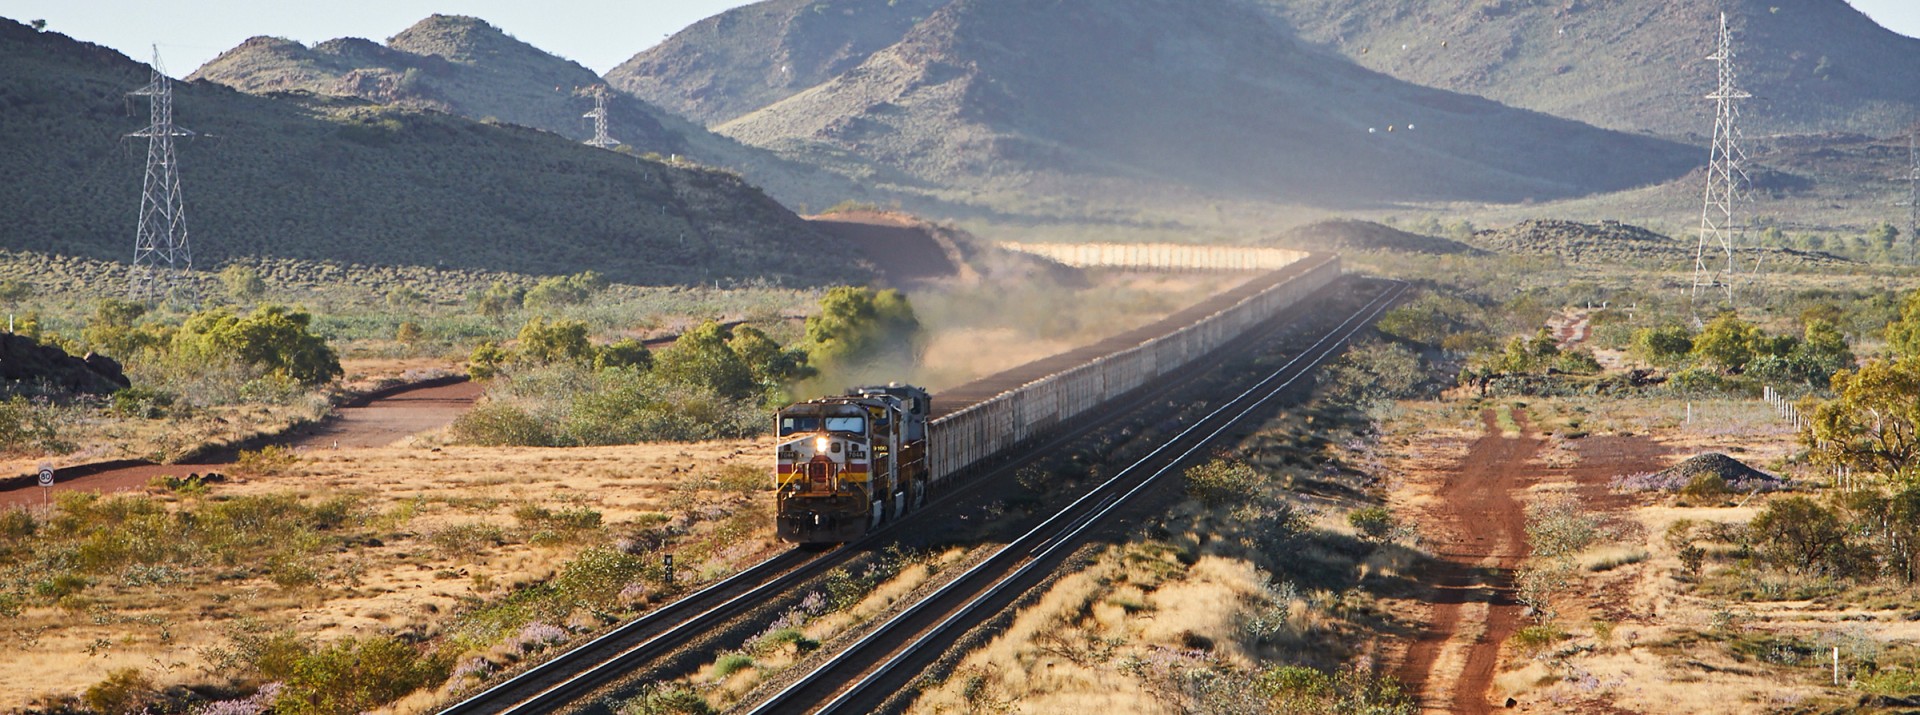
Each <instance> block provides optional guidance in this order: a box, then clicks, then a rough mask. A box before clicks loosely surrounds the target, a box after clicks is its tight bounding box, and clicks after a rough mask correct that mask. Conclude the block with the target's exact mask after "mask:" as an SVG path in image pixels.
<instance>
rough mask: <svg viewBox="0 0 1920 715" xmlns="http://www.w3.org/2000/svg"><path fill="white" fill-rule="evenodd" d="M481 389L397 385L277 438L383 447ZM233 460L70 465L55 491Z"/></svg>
mask: <svg viewBox="0 0 1920 715" xmlns="http://www.w3.org/2000/svg"><path fill="white" fill-rule="evenodd" d="M480 391H481V388H480V385H478V384H476V383H473V382H468V381H462V382H456V383H453V384H451V385H437V386H432V387H421V388H416V389H411V390H401V391H399V392H395V393H393V394H390V395H386V396H384V397H380V398H378V399H373V400H369V401H367V403H366V404H364V405H357V406H348V407H341V408H339V409H337V410H335V411H334V416H333V417H332V418H330V419H328V420H326V421H325V422H321V423H319V424H315V425H310V426H307V427H304V428H301V429H297V430H294V431H293V432H290V433H288V434H286V435H284V436H283V438H282V439H279V440H275V443H276V444H279V445H281V446H284V447H290V448H293V449H334V448H340V449H350V448H356V447H383V446H386V445H389V444H392V443H394V442H396V441H399V440H401V439H403V438H405V437H408V436H410V435H415V434H419V433H421V432H426V431H428V430H435V429H439V428H441V427H445V426H447V425H449V424H452V423H453V420H454V418H456V417H459V416H460V413H462V412H465V411H466V410H467V409H468V408H471V407H472V406H473V403H474V401H475V400H477V399H479V397H480ZM232 460H233V455H231V454H216V455H213V456H211V457H209V458H206V459H197V460H189V461H188V462H186V463H181V464H154V463H151V462H138V461H128V462H118V463H108V464H102V465H82V466H78V467H70V468H67V469H63V470H61V472H60V477H59V481H58V482H57V483H55V484H54V486H53V491H65V490H70V489H83V490H89V491H100V492H112V491H121V490H126V489H138V488H140V487H143V486H145V485H146V484H147V482H148V481H149V480H151V479H153V478H154V477H158V476H166V475H172V476H186V475H188V474H194V473H205V472H218V471H221V470H222V468H224V467H226V466H227V465H230V464H232V463H233V462H232ZM43 498H44V497H43V496H42V494H41V491H40V488H39V487H37V486H28V487H24V488H19V489H12V490H8V491H0V508H4V507H12V506H21V505H29V504H38V503H40V501H41V500H42V499H43Z"/></svg>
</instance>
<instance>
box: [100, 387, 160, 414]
mask: <svg viewBox="0 0 1920 715" xmlns="http://www.w3.org/2000/svg"><path fill="white" fill-rule="evenodd" d="M173 400H174V398H173V395H172V394H170V393H167V392H165V391H162V390H155V389H149V388H144V387H129V388H126V389H123V390H119V391H117V392H115V393H113V413H114V414H116V415H119V416H121V417H136V418H140V419H149V420H150V419H157V418H160V417H165V416H166V415H167V408H169V407H172V406H173Z"/></svg>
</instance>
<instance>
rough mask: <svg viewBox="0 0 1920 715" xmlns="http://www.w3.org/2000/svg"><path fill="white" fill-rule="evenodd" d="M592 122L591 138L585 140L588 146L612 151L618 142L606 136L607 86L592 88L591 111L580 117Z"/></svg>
mask: <svg viewBox="0 0 1920 715" xmlns="http://www.w3.org/2000/svg"><path fill="white" fill-rule="evenodd" d="M581 116H582V117H584V118H587V119H592V120H593V138H592V139H588V140H587V145H588V146H596V147H600V148H601V149H612V148H613V147H614V146H615V145H617V144H619V143H620V140H618V139H615V138H613V137H611V136H607V86H606V85H604V84H603V85H599V86H596V87H594V88H593V111H591V112H587V113H586V114H583V115H581Z"/></svg>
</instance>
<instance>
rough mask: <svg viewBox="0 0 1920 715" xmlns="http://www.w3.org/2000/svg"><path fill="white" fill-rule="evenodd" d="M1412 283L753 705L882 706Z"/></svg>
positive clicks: (821, 709)
mask: <svg viewBox="0 0 1920 715" xmlns="http://www.w3.org/2000/svg"><path fill="white" fill-rule="evenodd" d="M1405 289H1406V284H1404V283H1399V284H1397V285H1395V286H1394V287H1393V288H1392V289H1391V290H1389V291H1387V292H1385V293H1383V294H1382V295H1380V296H1378V297H1376V298H1374V300H1373V301H1372V302H1370V303H1368V304H1367V305H1366V306H1364V307H1362V308H1361V309H1360V310H1359V311H1357V312H1355V313H1354V314H1352V315H1351V316H1348V317H1347V319H1346V320H1345V321H1344V322H1342V323H1341V324H1340V325H1339V326H1338V327H1336V328H1335V329H1334V330H1333V331H1331V332H1329V333H1328V334H1327V335H1325V336H1324V337H1322V338H1320V339H1319V340H1318V341H1317V342H1316V343H1314V345H1313V346H1312V347H1310V348H1308V349H1307V350H1306V351H1304V352H1302V353H1300V354H1298V355H1296V356H1295V357H1294V358H1293V359H1292V360H1290V361H1288V362H1287V363H1286V364H1284V365H1282V366H1281V367H1280V368H1278V369H1276V370H1274V371H1273V372H1272V373H1270V374H1268V375H1267V376H1266V377H1265V378H1264V379H1262V380H1260V381H1259V382H1258V383H1257V384H1255V385H1254V386H1252V387H1251V388H1248V389H1247V390H1246V391H1244V392H1242V393H1240V394H1239V395H1238V396H1236V397H1234V398H1233V399H1232V400H1229V401H1227V402H1226V403H1225V404H1223V405H1221V406H1220V407H1218V408H1215V409H1214V410H1213V411H1212V412H1211V413H1209V414H1207V415H1206V416H1205V417H1203V418H1201V419H1199V420H1196V421H1195V422H1194V423H1193V424H1192V425H1190V426H1188V427H1187V428H1186V429H1185V430H1183V431H1181V432H1180V433H1179V434H1177V435H1175V436H1174V437H1173V438H1172V439H1170V440H1168V441H1166V442H1165V443H1163V444H1162V445H1161V446H1159V447H1158V448H1156V449H1155V450H1153V451H1152V452H1150V453H1148V454H1147V455H1145V456H1143V457H1142V458H1140V459H1139V460H1138V461H1136V462H1134V463H1133V464H1131V465H1128V466H1127V467H1125V468H1124V469H1122V470H1121V471H1119V472H1118V473H1116V474H1114V475H1113V476H1112V477H1110V478H1109V479H1108V480H1107V481H1106V482H1104V483H1102V484H1101V485H1099V486H1098V487H1096V488H1094V489H1092V490H1091V491H1089V492H1087V493H1086V494H1085V495H1083V496H1081V497H1080V498H1079V499H1077V500H1075V501H1074V502H1073V503H1072V504H1070V505H1068V506H1067V507H1066V508H1064V509H1062V510H1060V511H1059V512H1058V513H1056V514H1055V515H1053V516H1052V517H1050V518H1048V519H1046V520H1045V521H1043V522H1042V523H1040V524H1039V525H1037V526H1035V527H1033V528H1032V529H1031V530H1029V531H1028V532H1027V533H1025V534H1023V535H1021V536H1019V537H1018V538H1015V539H1014V540H1013V541H1012V542H1010V543H1008V544H1007V545H1006V546H1004V547H1002V548H1001V549H1000V550H999V551H997V552H995V553H994V554H993V555H991V556H989V557H987V558H986V559H984V560H982V561H980V562H978V563H977V564H975V565H974V566H973V567H972V568H970V569H968V570H967V571H965V572H963V573H961V574H960V575H959V576H957V577H955V578H953V579H952V580H950V581H948V582H947V583H946V584H945V585H943V586H942V587H940V588H939V589H938V590H936V591H935V592H933V593H932V594H930V595H929V596H928V597H926V598H924V599H922V600H920V601H919V602H917V603H915V604H913V605H911V606H909V607H907V608H905V609H902V610H900V611H898V612H896V614H895V615H894V616H893V617H892V618H889V619H887V620H886V621H883V622H881V623H880V624H879V625H877V626H874V627H873V628H872V629H870V630H868V631H867V632H866V634H865V635H863V636H861V637H860V638H859V639H857V640H856V641H854V642H853V643H851V644H850V645H848V646H846V647H845V648H843V649H841V650H840V651H839V652H838V653H837V654H835V655H834V656H833V657H832V658H829V659H827V660H826V662H824V663H822V664H821V665H819V666H818V667H816V668H814V669H813V670H811V671H809V672H807V673H806V674H804V675H801V676H800V677H798V678H797V679H795V680H793V681H792V683H791V684H789V685H788V686H787V687H786V688H784V689H782V690H780V691H779V692H777V693H775V694H774V695H773V696H772V697H770V698H768V699H766V700H764V701H762V702H760V703H759V704H758V705H757V706H756V707H754V708H753V709H752V710H751V711H750V712H752V713H755V714H756V715H758V714H762V713H766V714H772V713H799V712H811V713H869V712H877V711H880V710H882V709H883V708H884V707H885V706H886V703H887V701H888V700H889V699H891V698H893V697H894V696H895V695H896V694H898V693H900V692H902V691H903V690H905V689H906V688H907V687H908V686H909V685H910V682H911V681H912V680H913V679H914V678H916V677H918V676H919V674H920V673H921V672H922V671H923V669H924V668H925V666H926V665H928V664H929V663H931V662H932V661H933V660H934V659H935V658H937V657H939V655H940V654H941V653H942V652H944V651H945V649H946V647H947V646H948V645H950V644H951V643H952V642H953V641H954V640H955V639H957V638H958V637H959V635H960V634H961V633H964V632H965V631H966V630H967V628H969V627H971V625H973V624H975V623H978V622H979V621H981V620H984V619H985V618H986V617H988V616H990V615H991V614H993V613H996V612H998V610H999V609H1000V608H1001V607H1004V606H1005V605H1006V604H1007V603H1009V602H1011V601H1012V600H1013V599H1014V598H1016V597H1018V596H1019V595H1020V594H1021V593H1024V592H1025V591H1026V590H1027V589H1029V588H1032V587H1033V586H1034V585H1036V584H1037V583H1039V582H1040V581H1042V580H1044V579H1045V578H1046V577H1047V576H1048V575H1050V573H1051V571H1052V568H1053V567H1054V566H1056V565H1058V564H1059V563H1060V562H1061V561H1062V560H1064V559H1065V558H1066V556H1067V555H1068V554H1069V553H1071V552H1072V551H1073V550H1074V548H1075V547H1076V546H1077V545H1078V544H1079V543H1080V542H1081V540H1082V537H1083V536H1084V535H1085V534H1087V532H1088V531H1090V530H1091V529H1093V528H1095V527H1097V526H1099V525H1100V524H1101V523H1102V521H1103V519H1104V518H1105V517H1106V516H1108V515H1109V514H1111V513H1112V512H1114V511H1115V510H1116V509H1119V508H1121V507H1122V506H1124V505H1126V504H1127V503H1128V502H1129V500H1131V499H1133V498H1134V497H1135V496H1137V495H1139V494H1140V493H1141V492H1143V491H1145V490H1146V489H1147V488H1148V487H1150V486H1152V485H1153V484H1154V483H1155V482H1156V481H1157V480H1159V479H1161V478H1162V477H1164V476H1165V475H1167V474H1168V473H1170V472H1173V471H1174V470H1175V469H1177V468H1178V467H1180V466H1181V465H1182V464H1183V463H1184V462H1185V461H1186V460H1187V458H1188V457H1190V456H1192V455H1193V454H1194V453H1195V452H1197V451H1199V450H1201V449H1202V448H1204V447H1206V446H1208V445H1209V444H1211V443H1212V441H1213V440H1214V439H1216V438H1218V437H1219V436H1220V435H1221V434H1223V433H1225V432H1226V431H1227V430H1229V429H1232V428H1233V427H1234V426H1235V425H1236V424H1238V423H1239V422H1240V421H1241V420H1242V419H1244V418H1246V417H1247V416H1248V415H1249V414H1252V413H1253V412H1254V411H1256V410H1258V409H1260V408H1261V407H1262V406H1264V405H1265V404H1266V403H1267V402H1269V401H1271V400H1272V399H1273V398H1274V397H1276V396H1278V395H1279V394H1280V393H1281V392H1283V391H1285V390H1286V389H1288V388H1289V387H1291V386H1293V385H1294V384H1295V383H1296V382H1297V381H1299V380H1300V379H1301V378H1303V377H1305V376H1307V375H1309V374H1310V371H1311V370H1312V369H1313V368H1314V367H1316V366H1318V365H1319V364H1320V363H1322V362H1324V361H1326V360H1327V359H1328V358H1329V357H1332V356H1334V355H1337V354H1338V352H1339V348H1340V347H1341V346H1342V345H1343V344H1345V343H1346V341H1347V340H1349V339H1351V338H1352V337H1353V335H1355V334H1356V333H1358V332H1359V331H1360V330H1361V329H1363V328H1365V327H1367V326H1368V325H1370V324H1371V323H1372V321H1373V319H1374V318H1376V317H1378V316H1379V314H1380V312H1381V311H1384V310H1385V309H1386V308H1387V307H1389V306H1391V305H1392V304H1393V302H1394V301H1395V300H1397V299H1398V297H1399V296H1400V294H1401V293H1402V292H1404V291H1405Z"/></svg>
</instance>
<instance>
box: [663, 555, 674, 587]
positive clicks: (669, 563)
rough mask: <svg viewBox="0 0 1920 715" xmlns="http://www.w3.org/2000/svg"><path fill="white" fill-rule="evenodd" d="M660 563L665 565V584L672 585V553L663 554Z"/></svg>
mask: <svg viewBox="0 0 1920 715" xmlns="http://www.w3.org/2000/svg"><path fill="white" fill-rule="evenodd" d="M660 563H661V564H662V565H665V566H666V567H667V585H668V586H672V585H673V554H663V555H661V557H660Z"/></svg>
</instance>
